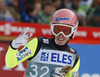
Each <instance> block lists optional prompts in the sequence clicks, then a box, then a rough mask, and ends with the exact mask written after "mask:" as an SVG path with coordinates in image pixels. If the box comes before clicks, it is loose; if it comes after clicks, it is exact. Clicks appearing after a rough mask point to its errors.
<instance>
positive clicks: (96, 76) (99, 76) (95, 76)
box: [81, 73, 100, 77]
mask: <svg viewBox="0 0 100 77" xmlns="http://www.w3.org/2000/svg"><path fill="white" fill-rule="evenodd" d="M81 77H100V75H99V74H97V73H94V74H92V75H90V74H89V73H84V74H82V76H81Z"/></svg>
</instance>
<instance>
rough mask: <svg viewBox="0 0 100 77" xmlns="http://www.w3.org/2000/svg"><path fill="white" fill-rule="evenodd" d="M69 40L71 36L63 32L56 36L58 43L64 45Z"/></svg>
mask: <svg viewBox="0 0 100 77" xmlns="http://www.w3.org/2000/svg"><path fill="white" fill-rule="evenodd" d="M68 40H69V37H65V36H64V35H63V34H59V35H58V36H55V42H56V44H57V45H64V44H65V43H66V42H67V41H68Z"/></svg>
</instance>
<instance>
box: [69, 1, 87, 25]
mask: <svg viewBox="0 0 100 77" xmlns="http://www.w3.org/2000/svg"><path fill="white" fill-rule="evenodd" d="M80 2H81V0H72V4H71V6H70V7H69V8H70V9H71V10H73V11H74V12H75V13H76V14H77V16H78V19H79V26H86V13H85V12H84V10H83V9H81V8H80Z"/></svg>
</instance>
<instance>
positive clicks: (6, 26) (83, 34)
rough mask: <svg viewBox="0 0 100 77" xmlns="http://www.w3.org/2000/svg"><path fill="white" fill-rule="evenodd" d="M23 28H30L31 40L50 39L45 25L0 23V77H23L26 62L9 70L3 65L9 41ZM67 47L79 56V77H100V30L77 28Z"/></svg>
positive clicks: (49, 31)
mask: <svg viewBox="0 0 100 77" xmlns="http://www.w3.org/2000/svg"><path fill="white" fill-rule="evenodd" d="M25 27H30V30H29V32H32V33H33V36H32V38H34V37H38V36H43V37H50V38H52V35H51V30H50V26H49V25H46V24H30V23H11V22H0V40H1V42H0V74H1V75H0V77H8V76H9V77H22V76H23V74H24V71H25V69H26V65H27V61H25V62H23V63H20V64H19V65H18V66H16V67H15V68H13V69H11V68H8V67H6V65H5V54H6V51H7V48H8V46H9V41H11V40H13V39H14V38H16V37H17V36H18V35H19V34H20V33H21V32H22V31H23V29H24V28H25ZM32 38H31V39H32ZM2 41H8V42H2ZM69 45H70V46H71V47H72V48H74V49H76V51H77V53H78V54H79V55H80V60H81V63H80V69H79V73H80V74H79V77H100V70H99V69H100V66H99V65H100V60H99V59H100V56H99V54H100V50H99V49H100V28H95V27H79V28H78V30H77V32H76V35H75V38H74V39H73V40H71V41H70V42H69Z"/></svg>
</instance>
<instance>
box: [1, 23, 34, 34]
mask: <svg viewBox="0 0 100 77" xmlns="http://www.w3.org/2000/svg"><path fill="white" fill-rule="evenodd" d="M24 28H25V27H22V26H16V25H11V24H10V23H6V24H4V25H0V32H4V34H5V35H10V34H11V32H16V33H18V32H22V31H23V30H24ZM29 32H31V33H33V34H35V32H36V29H35V28H32V27H30V29H29Z"/></svg>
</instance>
